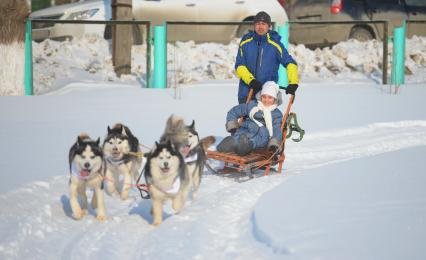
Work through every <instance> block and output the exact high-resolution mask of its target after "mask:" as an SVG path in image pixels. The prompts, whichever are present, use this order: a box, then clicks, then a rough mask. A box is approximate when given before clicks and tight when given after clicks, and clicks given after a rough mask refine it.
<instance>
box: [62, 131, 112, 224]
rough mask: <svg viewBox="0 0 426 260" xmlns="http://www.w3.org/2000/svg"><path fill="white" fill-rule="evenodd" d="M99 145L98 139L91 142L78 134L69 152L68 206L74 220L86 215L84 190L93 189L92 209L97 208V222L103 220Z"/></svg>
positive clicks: (101, 159)
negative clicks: (79, 201) (69, 205)
mask: <svg viewBox="0 0 426 260" xmlns="http://www.w3.org/2000/svg"><path fill="white" fill-rule="evenodd" d="M99 143H100V140H99V138H98V139H97V140H96V141H93V140H92V139H90V137H89V136H88V135H87V134H80V135H79V136H78V137H77V141H76V142H75V143H74V144H73V146H72V147H71V149H70V151H69V169H70V204H71V210H72V213H73V217H74V218H75V219H80V218H81V217H82V216H84V215H86V214H87V212H88V210H87V195H86V188H93V189H94V191H95V192H94V194H93V197H92V203H91V204H92V208H93V209H96V208H98V211H97V216H96V218H97V219H98V220H100V221H103V220H105V203H104V191H103V185H102V182H103V157H102V149H101V147H100V146H99ZM79 196H80V200H81V207H80V204H79V203H78V197H79Z"/></svg>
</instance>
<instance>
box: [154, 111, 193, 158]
mask: <svg viewBox="0 0 426 260" xmlns="http://www.w3.org/2000/svg"><path fill="white" fill-rule="evenodd" d="M188 133H189V129H188V127H187V126H186V125H185V122H184V120H183V118H181V117H178V116H175V115H171V116H170V117H169V118H168V119H167V122H166V129H164V133H163V135H162V136H161V137H160V143H165V142H167V141H170V142H171V143H172V144H173V145H174V147H175V148H176V149H178V151H179V152H182V149H184V148H185V147H186V146H187V145H188Z"/></svg>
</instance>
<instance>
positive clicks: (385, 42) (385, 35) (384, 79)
mask: <svg viewBox="0 0 426 260" xmlns="http://www.w3.org/2000/svg"><path fill="white" fill-rule="evenodd" d="M289 24H290V25H291V24H312V25H314V24H356V25H358V24H382V25H383V38H382V40H383V61H382V62H383V67H382V74H383V75H382V84H384V85H385V84H387V82H388V52H389V50H388V36H389V32H388V30H389V21H387V20H377V21H315V22H308V21H289ZM290 39H291V35H290Z"/></svg>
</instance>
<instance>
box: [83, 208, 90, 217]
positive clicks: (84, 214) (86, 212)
mask: <svg viewBox="0 0 426 260" xmlns="http://www.w3.org/2000/svg"><path fill="white" fill-rule="evenodd" d="M88 213H89V211H88V210H87V209H82V210H81V216H82V217H84V216H86V215H87V214H88Z"/></svg>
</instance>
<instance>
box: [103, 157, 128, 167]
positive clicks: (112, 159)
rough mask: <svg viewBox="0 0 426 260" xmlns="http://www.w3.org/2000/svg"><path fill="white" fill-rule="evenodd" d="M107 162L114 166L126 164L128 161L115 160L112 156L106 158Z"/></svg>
mask: <svg viewBox="0 0 426 260" xmlns="http://www.w3.org/2000/svg"><path fill="white" fill-rule="evenodd" d="M105 160H106V161H107V162H108V163H109V164H112V165H114V166H117V165H120V164H123V163H126V161H125V160H124V159H121V160H114V158H113V157H112V156H109V157H106V158H105Z"/></svg>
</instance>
